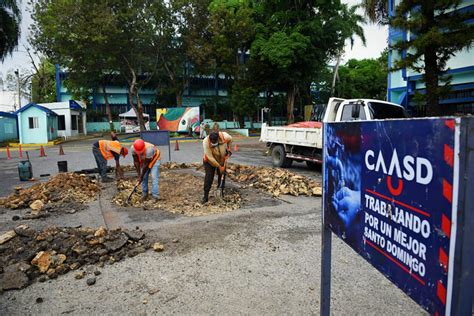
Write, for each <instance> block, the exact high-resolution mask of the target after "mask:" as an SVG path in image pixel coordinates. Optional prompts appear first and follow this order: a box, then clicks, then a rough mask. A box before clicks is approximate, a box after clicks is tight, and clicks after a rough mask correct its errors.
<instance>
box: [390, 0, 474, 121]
mask: <svg viewBox="0 0 474 316" xmlns="http://www.w3.org/2000/svg"><path fill="white" fill-rule="evenodd" d="M460 3H461V1H460V0H444V1H441V0H437V1H433V0H417V1H412V0H402V1H401V2H400V4H399V5H398V6H397V7H396V11H395V16H394V17H393V19H391V20H390V22H389V23H390V26H391V27H393V28H397V29H400V30H403V31H406V32H408V33H409V34H412V36H410V37H409V38H408V39H407V40H406V41H399V42H397V43H395V44H394V45H393V48H394V49H397V50H399V51H401V52H406V57H404V58H403V59H400V60H397V61H396V62H395V67H393V70H397V69H401V68H411V69H413V70H415V71H417V72H420V73H423V81H424V82H425V84H426V93H425V94H424V97H425V100H426V108H425V114H426V115H428V116H438V115H445V114H450V113H449V108H447V107H443V106H440V104H439V98H440V96H441V95H443V94H445V93H446V92H447V91H449V85H450V77H449V76H446V75H445V71H446V70H447V62H448V61H449V59H450V58H451V57H452V56H454V55H455V54H456V53H457V52H459V51H461V50H463V49H469V48H471V47H472V45H473V39H474V24H472V23H468V22H467V21H468V20H470V19H472V18H474V12H464V11H457V10H456V9H457V8H458V6H459V4H460ZM442 82H444V84H440V83H442Z"/></svg>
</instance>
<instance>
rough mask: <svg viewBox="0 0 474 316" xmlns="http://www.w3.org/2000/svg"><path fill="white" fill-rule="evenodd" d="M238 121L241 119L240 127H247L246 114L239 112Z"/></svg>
mask: <svg viewBox="0 0 474 316" xmlns="http://www.w3.org/2000/svg"><path fill="white" fill-rule="evenodd" d="M237 117H238V121H239V128H245V115H243V114H237Z"/></svg>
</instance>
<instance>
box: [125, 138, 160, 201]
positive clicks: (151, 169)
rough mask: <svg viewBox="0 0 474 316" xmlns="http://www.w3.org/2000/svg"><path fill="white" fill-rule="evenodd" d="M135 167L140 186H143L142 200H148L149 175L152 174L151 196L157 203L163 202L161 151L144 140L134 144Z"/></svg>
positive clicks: (132, 150) (138, 140) (132, 149)
mask: <svg viewBox="0 0 474 316" xmlns="http://www.w3.org/2000/svg"><path fill="white" fill-rule="evenodd" d="M131 152H132V157H133V165H134V166H135V169H136V170H137V174H138V183H137V185H138V184H140V183H141V184H142V199H143V201H145V200H147V199H148V175H149V173H151V178H152V189H151V194H152V196H153V199H155V201H158V200H161V198H160V193H159V191H158V181H159V176H160V150H159V149H158V148H157V147H156V146H155V145H153V144H151V143H147V142H145V141H143V140H142V139H137V140H136V141H135V142H133V145H132V148H131Z"/></svg>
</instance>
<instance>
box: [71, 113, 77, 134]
mask: <svg viewBox="0 0 474 316" xmlns="http://www.w3.org/2000/svg"><path fill="white" fill-rule="evenodd" d="M71 129H72V130H73V131H77V115H71Z"/></svg>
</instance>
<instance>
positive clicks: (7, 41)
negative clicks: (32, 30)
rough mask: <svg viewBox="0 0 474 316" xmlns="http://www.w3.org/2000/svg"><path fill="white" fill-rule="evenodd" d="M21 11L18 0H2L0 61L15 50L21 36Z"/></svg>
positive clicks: (0, 10)
mask: <svg viewBox="0 0 474 316" xmlns="http://www.w3.org/2000/svg"><path fill="white" fill-rule="evenodd" d="M20 21H21V12H20V9H19V7H18V3H17V1H16V0H0V61H2V62H3V60H4V58H5V57H6V56H7V55H8V54H11V53H12V52H13V50H14V49H15V47H16V46H17V45H18V39H19V38H20Z"/></svg>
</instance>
